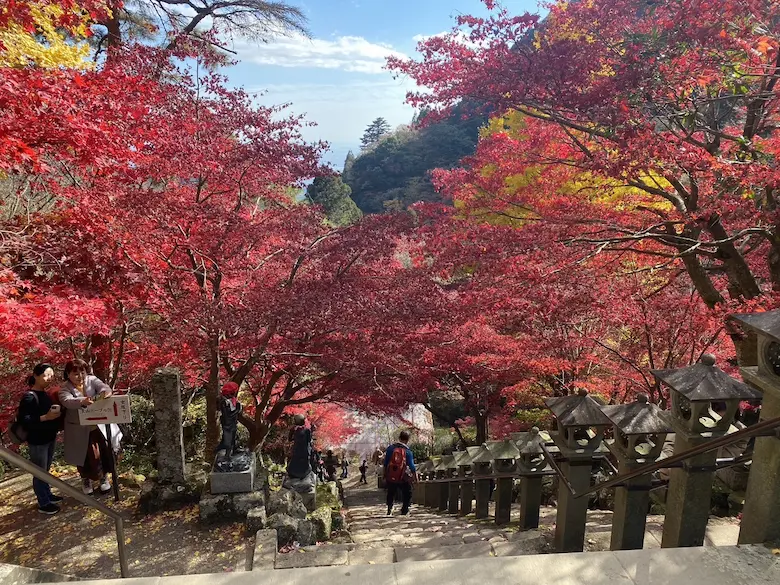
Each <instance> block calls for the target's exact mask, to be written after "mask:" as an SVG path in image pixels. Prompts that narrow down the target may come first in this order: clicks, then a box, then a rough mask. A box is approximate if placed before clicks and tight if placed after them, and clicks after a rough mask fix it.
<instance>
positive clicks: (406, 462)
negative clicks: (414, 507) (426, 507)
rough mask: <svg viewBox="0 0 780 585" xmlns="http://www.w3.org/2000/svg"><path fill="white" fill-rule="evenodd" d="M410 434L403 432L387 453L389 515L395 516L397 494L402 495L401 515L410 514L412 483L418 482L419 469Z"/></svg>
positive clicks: (386, 474)
mask: <svg viewBox="0 0 780 585" xmlns="http://www.w3.org/2000/svg"><path fill="white" fill-rule="evenodd" d="M408 443H409V433H408V432H406V431H401V433H400V435H398V443H394V444H393V445H390V446H389V447H388V448H387V451H386V452H385V464H384V469H385V482H386V484H387V515H388V516H392V515H393V504H394V502H395V497H396V493H397V492H398V491H400V492H401V494H402V498H403V500H402V506H401V515H402V516H406V515H407V514H408V513H409V505H410V504H411V503H412V483H413V482H416V481H417V468H416V467H415V466H414V455H413V454H412V450H411V449H409V446H408Z"/></svg>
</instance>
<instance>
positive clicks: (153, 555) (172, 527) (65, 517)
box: [0, 470, 254, 579]
mask: <svg viewBox="0 0 780 585" xmlns="http://www.w3.org/2000/svg"><path fill="white" fill-rule="evenodd" d="M61 479H63V480H65V481H67V482H68V483H70V484H72V485H74V486H76V487H78V486H79V485H80V484H79V480H78V476H77V475H76V474H75V470H74V472H65V474H63V475H62V476H61ZM54 492H55V493H57V490H56V489H55V490H54ZM139 493H140V489H139V488H131V487H126V486H122V487H121V492H120V496H121V501H120V502H119V503H118V504H115V503H114V501H113V496H96V497H98V498H100V499H101V501H102V502H103V503H105V504H106V505H108V506H109V507H112V508H114V509H117V510H119V511H121V512H122V513H123V514H124V517H125V518H126V522H125V543H126V545H127V547H126V548H127V557H128V562H129V565H130V576H131V577H153V576H166V575H177V574H179V575H181V574H191V573H218V572H230V571H244V570H246V565H247V559H248V554H249V553H250V550H251V548H252V547H253V546H254V545H253V539H252V538H247V536H246V535H245V533H244V530H243V524H242V523H230V524H223V525H220V526H216V527H211V526H209V527H201V526H200V523H199V519H198V506H197V504H194V505H191V506H188V507H186V508H184V509H182V510H177V511H175V512H160V513H158V514H152V515H149V516H139V515H138V514H137V513H136V507H137V503H138V495H139ZM0 562H5V563H11V564H15V565H23V566H26V567H34V568H40V569H45V570H47V571H52V572H55V573H61V574H66V575H73V576H76V577H80V578H93V579H96V578H111V577H119V555H118V553H117V545H116V533H115V531H114V522H113V520H111V519H109V518H106V517H104V516H103V515H102V514H101V513H100V512H98V511H97V510H94V509H91V508H88V507H86V506H84V505H83V504H80V503H79V502H76V501H74V500H72V499H69V498H67V497H66V498H65V501H64V502H63V504H62V510H61V511H60V513H58V514H56V515H54V516H46V515H44V514H40V513H39V512H38V510H37V504H36V500H35V495H34V494H33V491H32V478H31V476H29V475H17V476H15V477H10V478H8V479H6V480H4V481H3V482H2V483H0Z"/></svg>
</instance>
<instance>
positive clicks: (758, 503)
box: [415, 309, 780, 552]
mask: <svg viewBox="0 0 780 585" xmlns="http://www.w3.org/2000/svg"><path fill="white" fill-rule="evenodd" d="M735 319H736V320H737V321H738V322H740V323H741V324H742V325H743V327H744V328H745V329H747V330H748V331H750V332H752V333H754V334H755V335H756V337H757V340H758V341H757V342H758V352H757V355H758V360H757V361H758V364H757V365H747V366H743V367H742V377H743V379H744V380H745V382H747V383H744V382H741V381H739V380H736V379H734V378H732V377H731V376H729V375H728V374H726V373H725V372H724V371H723V370H721V369H720V368H718V367H717V365H716V360H715V357H714V356H712V355H710V354H704V355H703V356H702V358H701V360H700V361H699V363H696V364H694V365H692V366H688V367H684V368H679V369H674V370H653V371H652V373H653V375H654V376H655V377H656V379H657V380H658V382H659V383H660V384H662V385H663V386H665V387H666V388H668V389H669V392H670V395H671V404H672V408H671V410H669V411H663V410H661V409H660V408H658V407H657V406H656V405H654V404H651V403H650V401H649V399H648V397H647V396H646V395H639V396H638V397H637V400H636V401H635V402H633V403H629V404H623V405H603V404H600V403H599V402H598V401H597V400H594V399H593V398H592V397H591V396H589V395H588V393H587V392H585V391H580V392H578V393H577V394H575V395H572V396H565V397H558V398H550V399H548V400H547V401H546V403H547V407H548V408H549V409H550V410H551V411H552V413H553V415H554V417H555V419H554V420H555V424H554V428H553V429H552V430H551V431H550V432H549V433H546V432H544V431H540V430H539V429H537V428H533V429H531V431H529V432H527V433H514V434H512V435H511V437H510V438H509V439H505V440H501V441H489V442H487V443H485V444H483V445H480V446H476V447H468V448H467V450H466V451H460V452H455V453H453V454H452V455H446V456H442V457H438V458H433V459H432V460H431V461H428V462H425V463H423V464H422V465H420V466H419V476H420V481H419V483H418V485H417V488H416V490H415V502H416V503H418V504H420V505H424V506H428V507H432V508H437V509H438V510H439V511H441V512H445V511H446V512H448V513H450V514H460V515H465V514H469V513H471V512H472V503H473V504H474V510H473V512H474V514H475V516H476V518H487V517H488V511H489V501H490V499H491V495H493V496H494V500H495V511H494V520H495V523H496V524H499V525H501V524H507V523H509V522H510V520H511V505H512V491H513V484H514V480H515V479H519V480H520V528H521V529H524V530H525V529H532V528H536V527H538V526H539V509H540V506H541V492H542V490H541V488H542V477H543V476H544V475H558V476H559V477H560V481H559V488H558V508H557V518H556V527H555V539H554V542H555V548H556V550H557V552H577V551H582V550H583V546H584V539H585V523H586V513H587V506H588V498H587V497H584V496H583V494H584V492H587V491H588V490H590V489H592V488H591V482H592V470H593V468H594V464H595V463H596V461H597V460H598V459H599V458H604V457H605V456H611V457H612V458H614V459H615V460H616V461H617V472H618V474H619V476H623V475H626V474H633V475H634V476H633V477H630V478H629V479H626V480H625V481H623V482H622V483H620V484H619V485H618V486H617V487H616V492H615V513H614V515H613V525H612V539H611V549H612V550H630V549H641V548H643V546H644V535H645V522H646V517H647V512H648V509H649V493H650V489H651V483H652V482H651V475H650V473H647V474H643V475H637V474H642V473H643V470H642V469H641V468H642V467H643V466H646V465H647V464H651V463H654V462H656V461H657V460H659V459H660V458H661V457H662V453H661V451H662V448H663V446H664V442H665V441H666V438H667V435H669V434H670V433H672V432H673V433H674V441H675V443H674V454H675V455H678V454H680V453H683V452H686V451H688V450H690V449H692V448H696V447H698V446H700V445H703V444H706V443H707V442H708V441H712V440H713V439H716V438H718V437H723V436H724V435H727V434H729V433H733V432H734V431H736V430H737V429H736V428H735V427H734V426H733V423H734V422H735V416H736V414H737V412H738V409H739V406H740V403H741V402H742V401H750V402H751V403H752V404H757V403H760V402H761V401H763V407H762V414H761V418H760V421H769V420H770V419H774V418H777V417H780V309H779V310H776V311H770V312H767V313H758V314H752V315H737V316H735ZM610 435H611V438H609V439H608V438H607V437H609V436H610ZM683 457H685V455H683V456H682V457H681V458H683ZM716 458H717V450H710V451H707V452H701V453H697V454H696V455H695V456H693V457H690V458H686V459H685V460H684V461H682V462H681V463H678V464H676V465H674V466H672V465H670V467H671V468H672V469H671V473H670V477H669V486H668V491H667V505H666V520H665V522H664V532H663V539H662V546H663V547H664V548H677V547H692V546H702V545H703V543H704V534H705V530H706V527H707V521H708V518H709V513H710V498H711V492H712V484H713V480H714V476H715V471H716V469H717V461H716ZM659 465H660V464H659ZM616 481H620V480H619V479H618V480H616ZM747 486H748V487H747V495H746V500H745V507H744V514H743V521H742V527H741V531H740V543H743V544H757V543H762V542H769V541H775V540H778V539H780V433H777V432H774V434H767V433H765V434H764V436H760V437H759V438H757V440H756V447H755V452H754V454H753V463H752V465H751V467H750V475H749V478H748V484H747Z"/></svg>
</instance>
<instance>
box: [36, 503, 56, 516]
mask: <svg viewBox="0 0 780 585" xmlns="http://www.w3.org/2000/svg"><path fill="white" fill-rule="evenodd" d="M38 511H39V512H40V513H41V514H46V515H48V516H51V515H52V514H56V513H57V512H59V511H60V507H59V506H58V505H57V504H46V505H45V506H43V507H42V508H38Z"/></svg>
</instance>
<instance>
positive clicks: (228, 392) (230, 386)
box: [222, 382, 238, 397]
mask: <svg viewBox="0 0 780 585" xmlns="http://www.w3.org/2000/svg"><path fill="white" fill-rule="evenodd" d="M236 394H238V384H236V383H235V382H228V383H227V384H225V385H224V386H222V396H227V397H231V396H235V395H236Z"/></svg>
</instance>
